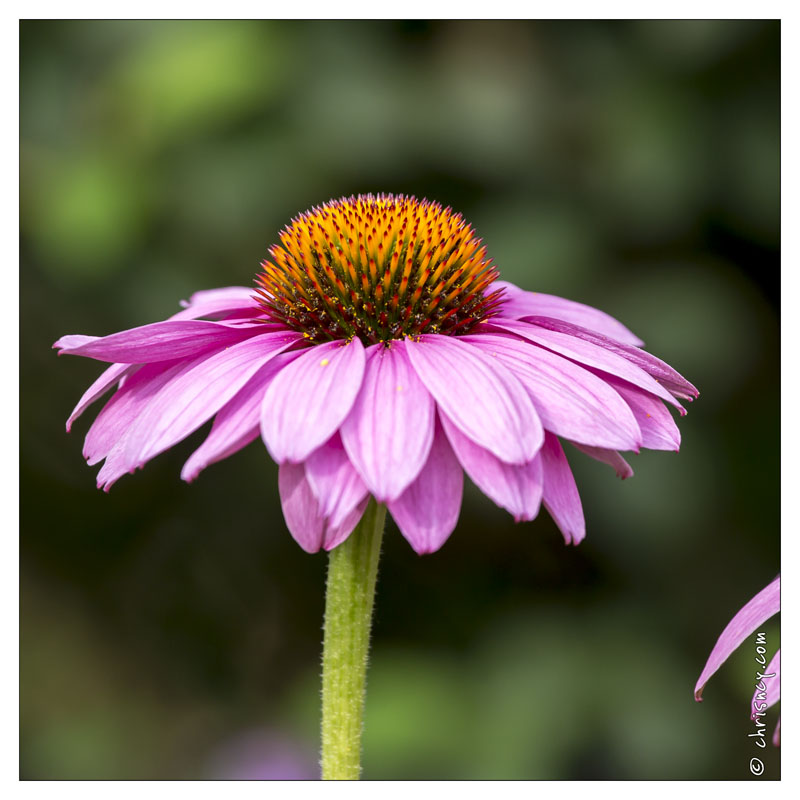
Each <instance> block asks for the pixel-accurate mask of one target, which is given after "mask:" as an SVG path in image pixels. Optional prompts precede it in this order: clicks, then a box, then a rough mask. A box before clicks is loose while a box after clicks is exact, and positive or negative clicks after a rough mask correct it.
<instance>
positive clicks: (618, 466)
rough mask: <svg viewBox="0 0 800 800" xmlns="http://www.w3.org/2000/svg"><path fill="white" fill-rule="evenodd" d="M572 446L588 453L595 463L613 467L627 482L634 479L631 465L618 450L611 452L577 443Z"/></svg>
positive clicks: (618, 475)
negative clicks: (628, 479)
mask: <svg viewBox="0 0 800 800" xmlns="http://www.w3.org/2000/svg"><path fill="white" fill-rule="evenodd" d="M572 444H573V445H575V447H577V448H578V450H580V451H581V452H582V453H586V455H587V456H589V457H590V458H593V459H595V461H602V462H603V463H604V464H608V465H609V466H610V467H613V468H614V471H615V472H616V473H617V477H618V478H622V480H625V478H632V477H633V469H632V468H631V465H630V464H629V463H628V462H627V461H626V460H625V459H624V458H623V457H622V456H621V455H620V454H619V453H618V452H617V451H616V450H609V449H607V448H605V447H587V446H586V445H585V444H578V443H577V442H573V443H572Z"/></svg>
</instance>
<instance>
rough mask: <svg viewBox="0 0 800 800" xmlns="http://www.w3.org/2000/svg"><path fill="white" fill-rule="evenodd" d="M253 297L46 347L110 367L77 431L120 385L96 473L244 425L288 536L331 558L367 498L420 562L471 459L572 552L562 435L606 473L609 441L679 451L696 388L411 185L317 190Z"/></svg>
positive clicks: (209, 454) (229, 295)
mask: <svg viewBox="0 0 800 800" xmlns="http://www.w3.org/2000/svg"><path fill="white" fill-rule="evenodd" d="M269 252H270V260H267V261H265V262H264V263H263V264H262V272H261V273H260V274H259V276H258V277H257V279H256V287H257V288H256V289H255V291H254V290H252V289H247V288H241V287H229V288H225V289H216V290H211V291H203V292H197V293H196V294H194V295H192V297H191V298H190V299H189V301H188V303H186V304H185V307H184V309H183V310H182V311H180V312H178V313H177V314H175V315H174V316H173V317H171V318H170V319H168V320H165V321H163V322H157V323H154V324H151V325H144V326H142V327H140V328H134V329H131V330H127V331H122V332H120V333H116V334H112V335H110V336H105V337H94V336H64V337H62V338H61V339H59V340H58V342H56V343H55V347H57V348H58V349H59V350H60V352H61V353H69V354H72V355H82V356H87V357H90V358H94V359H97V360H100V361H106V362H111V363H112V366H111V367H109V368H108V369H107V370H106V371H105V372H104V373H103V374H102V375H101V376H100V378H98V380H97V381H95V383H94V384H93V385H92V386H91V387H90V388H89V389H88V390H87V392H86V393H85V394H84V396H83V397H82V398H81V400H80V401H79V403H78V405H77V407H76V408H75V410H74V411H73V413H72V415H71V416H70V418H69V420H68V422H67V429H68V430H69V428H70V426H71V424H72V422H73V421H74V420H75V419H76V418H77V417H78V416H79V415H80V414H81V413H82V412H83V411H84V410H85V409H86V408H87V407H88V406H89V405H90V404H91V403H93V402H94V401H95V400H97V399H98V398H99V397H100V396H102V395H103V394H104V393H105V392H106V391H107V390H109V389H111V388H112V387H116V390H115V392H114V394H113V395H112V396H111V399H110V400H109V401H108V402H107V403H106V405H105V407H104V408H103V410H102V411H101V412H100V414H99V415H98V417H97V419H96V420H95V421H94V423H93V424H92V426H91V428H90V429H89V432H88V434H87V437H86V443H85V446H84V456H85V457H86V459H87V461H88V463H89V464H95V463H98V462H100V461H104V464H103V466H102V468H101V469H100V472H99V474H98V486H100V487H102V488H104V489H106V490H107V489H108V488H109V487H110V486H111V485H112V484H113V483H114V482H115V481H117V480H118V479H119V478H120V477H121V476H122V475H124V474H125V473H127V472H133V471H134V470H136V469H137V468H139V467H141V466H143V465H144V464H145V463H146V462H147V461H149V460H150V459H151V458H153V457H155V456H156V455H158V454H159V453H161V452H163V451H164V450H166V449H168V448H169V447H171V446H172V445H174V444H176V443H177V442H179V441H181V440H182V439H184V438H185V437H186V436H188V435H189V434H191V433H192V432H193V431H195V430H197V429H198V428H199V427H201V426H202V425H203V424H204V423H205V422H207V421H208V420H210V419H212V418H213V420H214V422H213V425H212V427H211V430H210V432H209V434H208V436H207V438H206V440H205V441H204V442H203V443H202V444H201V445H200V447H199V448H198V449H197V450H196V451H195V452H194V453H193V454H192V455H191V457H190V458H189V460H188V461H187V462H186V464H185V465H184V468H183V471H182V473H181V474H182V477H183V478H184V479H185V480H188V481H191V480H194V479H195V478H196V477H197V476H198V474H199V473H200V472H201V471H202V470H203V469H205V468H206V467H207V466H209V465H210V464H212V463H214V462H216V461H219V460H220V459H222V458H226V457H227V456H229V455H231V454H233V453H235V452H236V451H237V450H239V449H241V448H242V447H244V446H245V445H246V444H248V443H250V442H251V441H253V440H254V439H256V438H257V437H258V436H259V433H260V435H261V437H262V438H263V440H264V443H265V445H266V447H267V450H268V451H269V453H270V455H271V456H272V457H273V458H274V459H275V461H277V462H278V464H279V465H280V472H279V490H280V495H281V502H282V506H283V512H284V516H285V518H286V522H287V525H288V527H289V530H290V531H291V533H292V535H293V536H294V537H295V539H296V540H297V541H298V543H299V544H300V545H301V547H303V548H304V549H305V550H307V551H309V552H314V551H316V550H319V549H320V548H325V549H328V550H330V549H331V548H333V547H335V546H336V545H337V544H339V543H340V542H342V541H343V540H344V539H345V538H346V537H347V536H348V535H349V534H350V532H351V531H352V529H353V527H354V526H355V524H356V523H357V521H358V519H359V518H360V516H361V515H362V513H363V511H364V508H365V506H366V503H367V500H368V498H369V496H370V495H372V496H374V497H375V498H376V500H378V501H379V502H382V503H385V504H386V505H387V506H388V508H389V511H390V512H391V514H392V516H393V517H394V519H395V521H396V523H397V525H398V527H399V528H400V530H401V532H402V533H403V535H404V536H405V537H406V538H407V539H408V541H409V542H410V543H411V545H412V547H413V548H414V549H415V550H416V551H417V552H419V553H427V552H432V551H434V550H437V549H438V548H439V547H441V546H442V544H443V543H444V542H445V540H446V539H447V537H448V536H449V535H450V533H451V532H452V531H453V528H454V527H455V524H456V521H457V519H458V515H459V511H460V506H461V496H462V484H463V472H466V473H467V474H468V475H469V476H470V478H471V479H472V480H473V481H474V482H475V484H476V485H477V486H478V487H479V488H480V489H481V490H482V491H483V492H484V493H485V494H486V495H488V496H489V497H490V498H491V499H492V500H494V502H495V503H497V504H498V505H499V506H501V507H503V508H505V509H507V510H508V511H509V512H510V513H511V514H512V515H513V516H514V518H515V519H516V520H531V519H533V518H534V517H536V516H537V514H538V512H539V508H540V505H544V506H545V508H547V510H548V511H549V512H550V514H551V516H552V517H553V519H554V520H555V522H556V524H557V525H558V527H559V528H560V530H561V531H562V533H563V535H564V538H565V540H566V541H567V543H570V542H571V543H578V542H579V541H580V540H581V539H583V537H584V535H585V525H584V518H583V511H582V508H581V503H580V498H579V496H578V491H577V488H576V486H575V481H574V479H573V477H572V473H571V471H570V468H569V465H568V463H567V459H566V456H565V454H564V451H563V449H562V446H561V443H560V441H559V437H560V438H561V439H564V440H566V441H569V442H571V443H572V444H574V445H575V446H576V447H577V448H578V449H579V450H581V451H583V452H584V453H586V454H587V455H589V456H590V457H592V458H595V459H597V460H599V461H603V462H605V463H608V464H610V465H611V466H612V467H613V468H614V469H615V470H616V472H617V474H618V475H619V476H620V477H623V478H625V477H629V476H630V475H632V474H633V471H632V470H631V468H630V466H629V465H628V463H627V462H626V461H625V460H624V458H623V457H622V456H621V455H620V452H619V451H624V450H633V451H635V452H638V451H639V449H640V448H641V447H647V448H651V449H657V450H677V449H678V447H679V444H680V434H679V432H678V428H677V426H676V425H675V422H674V420H673V418H672V416H671V414H670V412H669V411H668V409H667V408H666V406H665V405H664V404H665V403H667V404H670V405H672V406H674V407H675V408H677V409H678V411H679V412H680V413H681V414H683V413H685V411H684V409H683V407H682V406H681V404H680V402H679V401H680V400H681V399H687V400H691V399H693V398H695V397H696V396H697V394H698V393H697V390H696V389H695V388H694V386H692V385H691V384H690V383H689V382H688V381H686V380H685V379H684V378H682V377H681V376H680V375H679V374H678V373H677V372H675V370H673V369H672V368H671V367H669V366H668V365H667V364H665V363H664V362H663V361H660V360H659V359H657V358H655V357H654V356H652V355H650V354H648V353H646V352H645V351H644V350H642V349H641V345H642V342H641V341H640V340H639V339H638V338H637V337H636V336H634V335H633V334H632V333H631V332H630V331H629V330H628V329H627V328H626V327H625V326H623V325H622V324H621V323H620V322H617V321H616V320H615V319H613V318H612V317H610V316H608V315H607V314H605V313H603V312H602V311H598V310H597V309H594V308H591V307H590V306H586V305H583V304H580V303H575V302H572V301H569V300H564V299H562V298H559V297H554V296H551V295H544V294H539V293H534V292H525V291H522V290H521V289H518V288H517V287H515V286H513V285H511V284H504V283H501V282H500V281H497V280H496V277H497V272H496V270H495V268H494V267H493V266H492V265H491V262H490V260H488V259H487V258H486V252H485V249H484V247H483V246H482V244H481V242H480V240H479V239H477V237H476V236H475V234H474V232H473V230H472V228H471V227H470V226H469V225H468V224H467V223H466V222H465V221H464V220H463V219H462V218H461V216H460V215H458V214H455V213H453V212H452V211H451V210H450V209H443V208H442V207H441V206H439V205H438V204H435V203H429V202H427V201H418V200H416V199H415V198H413V197H404V196H402V195H401V196H393V195H380V196H377V197H374V196H372V195H366V196H358V197H350V198H346V199H342V200H337V201H332V202H329V203H326V204H324V205H322V206H320V207H317V208H314V209H312V210H311V211H310V212H307V213H305V214H302V215H300V216H299V217H297V218H296V219H295V220H293V221H292V223H291V224H290V225H289V226H288V227H287V228H286V229H285V230H284V231H283V232H282V233H281V235H280V244H279V245H276V246H274V247H272V248H271V249H270V251H269Z"/></svg>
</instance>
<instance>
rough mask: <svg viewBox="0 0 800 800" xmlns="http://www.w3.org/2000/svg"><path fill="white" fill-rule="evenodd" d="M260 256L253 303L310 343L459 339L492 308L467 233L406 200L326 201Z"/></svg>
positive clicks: (443, 213)
mask: <svg viewBox="0 0 800 800" xmlns="http://www.w3.org/2000/svg"><path fill="white" fill-rule="evenodd" d="M269 254H270V259H268V260H265V261H264V262H262V264H261V266H262V268H263V272H262V273H261V274H259V275H258V277H257V278H256V284H257V288H256V292H257V300H258V302H259V303H260V304H261V305H262V306H263V308H264V309H265V310H266V312H267V313H268V314H269V316H270V317H272V318H273V319H276V320H278V321H280V322H282V323H283V324H285V325H286V326H288V327H289V328H292V329H293V330H297V331H300V332H301V333H303V335H304V336H305V337H306V338H307V339H308V340H310V341H312V342H325V341H330V340H333V339H351V338H353V337H355V336H357V337H358V338H359V339H361V341H362V342H364V343H365V344H374V343H377V342H388V341H390V340H391V339H402V338H403V337H405V336H418V335H420V334H423V333H445V334H455V335H458V334H464V333H469V332H470V331H471V330H472V329H473V328H474V327H475V326H476V325H477V324H478V323H479V322H481V321H482V320H485V319H487V318H488V317H490V316H491V315H492V314H494V313H495V312H496V311H497V308H498V306H499V305H500V304H501V302H502V297H501V294H500V293H499V292H494V293H488V292H487V289H488V288H489V286H490V284H491V283H492V281H494V280H495V278H496V277H497V270H496V269H495V268H494V266H492V264H491V259H487V258H486V248H485V247H483V245H482V243H481V240H480V239H478V238H477V237H476V236H475V233H474V231H473V229H472V226H471V225H469V223H467V222H466V221H465V220H464V219H463V217H462V216H461V215H460V214H456V213H454V212H453V211H452V210H451V209H449V208H444V209H443V208H442V207H441V205H439V204H438V203H432V202H429V201H427V200H422V201H419V200H417V199H416V198H415V197H405V196H403V195H391V194H382V195H378V196H373V195H371V194H370V195H359V196H358V197H349V198H342V199H341V200H331V201H330V202H328V203H325V204H324V205H322V206H317V207H314V208H312V209H311V210H310V211H307V212H305V213H304V214H301V215H300V216H299V217H296V218H295V219H293V220H292V222H291V223H290V224H289V225H288V226H287V227H286V228H285V229H284V230H283V231H281V233H280V244H277V245H273V246H272V247H270V248H269Z"/></svg>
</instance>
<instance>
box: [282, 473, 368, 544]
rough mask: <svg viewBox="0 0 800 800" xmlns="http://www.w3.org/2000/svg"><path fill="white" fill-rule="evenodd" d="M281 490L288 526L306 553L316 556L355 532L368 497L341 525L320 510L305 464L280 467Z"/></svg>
mask: <svg viewBox="0 0 800 800" xmlns="http://www.w3.org/2000/svg"><path fill="white" fill-rule="evenodd" d="M278 491H279V492H280V496H281V508H282V509H283V517H284V519H285V520H286V527H287V528H289V532H290V533H291V534H292V536H293V537H294V539H295V541H296V542H297V543H298V544H299V545H300V547H302V548H303V550H305V551H306V552H307V553H316V552H317V551H318V550H319V549H320V548H321V547H324V548H325V549H326V550H331V549H333V548H334V547H336V546H337V545H339V544H341V543H342V542H343V541H344V540H345V539H346V538H347V537H348V536H349V535H350V534H351V533H352V532H353V529H354V528H355V526H356V525H357V524H358V521H359V520H360V519H361V516H362V515H363V513H364V509H365V508H366V503H367V498H365V499H364V500H363V501H362V502H361V503H360V504H359V505H358V506H357V507H356V508H355V509H353V510H352V511H351V512H350V513H349V514H348V515H347V516H346V518H345V519H344V520H343V521H342V523H341V524H339V525H338V526H334V525H331V524H329V522H328V520H326V519H325V517H324V516H323V515H322V514H321V513H320V511H319V504H318V503H317V498H316V497H315V496H314V492H313V491H312V489H311V485H310V484H309V482H308V480H307V478H306V475H305V470H304V468H303V465H302V464H290V463H285V464H281V465H280V468H279V469H278Z"/></svg>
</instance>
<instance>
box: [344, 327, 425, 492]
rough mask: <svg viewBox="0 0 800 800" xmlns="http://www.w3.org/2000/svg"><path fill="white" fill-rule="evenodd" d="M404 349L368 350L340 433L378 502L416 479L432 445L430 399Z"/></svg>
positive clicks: (396, 345) (397, 345)
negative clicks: (358, 383)
mask: <svg viewBox="0 0 800 800" xmlns="http://www.w3.org/2000/svg"><path fill="white" fill-rule="evenodd" d="M403 345H404V343H403V342H401V341H398V342H394V343H393V344H392V346H391V347H384V346H383V345H382V344H377V345H372V346H371V347H369V348H367V358H366V366H365V368H364V381H363V383H362V385H361V391H360V392H359V393H358V396H357V397H356V401H355V403H353V408H352V409H351V411H350V414H349V415H348V416H347V418H346V419H345V421H344V424H343V425H342V430H341V434H342V441H343V442H344V447H345V449H346V450H347V454H348V456H349V457H350V460H351V461H352V462H353V464H354V465H355V467H356V469H357V470H358V471H359V473H360V474H361V476H362V478H363V479H364V482H365V483H366V485H367V486H368V487H369V490H370V492H371V493H372V495H373V496H374V497H375V498H376V499H377V500H378V502H381V503H383V502H386V501H387V500H394V499H396V498H397V497H399V496H400V495H401V494H402V493H403V491H404V490H405V489H406V488H407V487H408V485H409V484H410V483H411V481H413V480H414V478H416V477H417V475H419V472H420V470H421V469H422V467H423V465H424V464H425V461H426V459H427V458H428V452H429V451H430V449H431V442H432V441H433V422H434V403H433V398H432V397H431V396H430V394H429V393H428V390H427V389H426V388H425V387H424V386H423V384H422V382H421V381H420V379H419V378H418V377H417V373H416V372H415V371H414V369H413V367H412V366H411V364H410V363H409V360H408V355H407V354H406V351H405V347H404V346H403Z"/></svg>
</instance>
